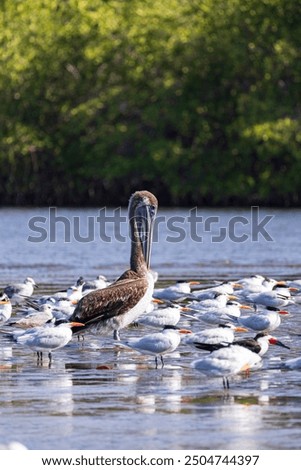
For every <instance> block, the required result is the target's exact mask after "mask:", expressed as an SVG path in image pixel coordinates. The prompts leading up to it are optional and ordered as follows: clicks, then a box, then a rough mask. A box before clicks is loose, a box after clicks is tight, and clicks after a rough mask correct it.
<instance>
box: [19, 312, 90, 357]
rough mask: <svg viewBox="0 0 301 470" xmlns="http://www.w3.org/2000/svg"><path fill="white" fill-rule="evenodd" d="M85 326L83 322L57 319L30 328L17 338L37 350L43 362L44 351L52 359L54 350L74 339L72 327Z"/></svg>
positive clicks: (20, 342) (21, 342)
mask: <svg viewBox="0 0 301 470" xmlns="http://www.w3.org/2000/svg"><path fill="white" fill-rule="evenodd" d="M76 326H83V324H82V323H77V322H68V321H66V320H57V321H56V322H55V323H53V321H52V320H50V323H48V324H45V326H40V327H36V328H30V329H29V330H26V331H25V332H24V333H23V334H21V335H18V336H17V337H16V338H15V339H16V341H17V343H19V344H22V345H23V346H27V347H29V348H30V349H32V350H33V351H36V352H37V356H38V362H42V359H43V352H48V357H49V362H51V360H52V354H51V353H52V351H55V350H56V349H60V348H62V347H63V346H66V344H68V343H69V341H71V339H72V330H71V328H73V327H76Z"/></svg>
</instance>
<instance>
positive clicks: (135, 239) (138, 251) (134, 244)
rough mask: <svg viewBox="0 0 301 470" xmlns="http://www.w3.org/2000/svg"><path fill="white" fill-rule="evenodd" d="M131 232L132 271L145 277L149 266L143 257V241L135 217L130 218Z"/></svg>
mask: <svg viewBox="0 0 301 470" xmlns="http://www.w3.org/2000/svg"><path fill="white" fill-rule="evenodd" d="M130 230H131V260H130V263H131V270H132V271H135V272H136V273H138V274H142V275H145V274H146V273H147V266H146V262H145V259H144V256H143V251H142V245H141V241H140V239H139V236H138V228H137V223H136V220H135V217H130Z"/></svg>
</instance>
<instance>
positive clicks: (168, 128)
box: [0, 0, 301, 206]
mask: <svg viewBox="0 0 301 470" xmlns="http://www.w3.org/2000/svg"><path fill="white" fill-rule="evenodd" d="M300 11H301V0H248V1H245V0H169V1H168V2H162V1H161V0H160V1H159V0H144V1H143V2H141V1H139V0H128V1H124V0H107V1H105V0H14V1H8V0H7V1H5V0H4V1H3V0H2V1H1V2H0V46H1V49H0V51H1V52H0V103H1V105H0V122H1V125H0V162H1V171H0V197H1V199H0V201H1V203H2V204H58V205H60V204H66V205H67V204H72V205H94V204H97V205H100V204H108V203H114V204H116V203H118V204H119V203H125V202H126V201H127V199H128V196H129V194H130V192H131V191H132V190H134V189H138V188H142V187H145V188H147V189H150V190H152V191H155V192H156V194H157V195H158V197H159V198H160V202H161V204H166V205H168V204H200V205H201V204H204V205H205V204H206V205H228V204H253V203H260V204H278V205H285V206H288V205H299V204H300V203H301V192H300V185H301V183H300V175H301V145H300V144H301V126H300V122H301V121H300V119H301V116H300V105H301V103H300V99H301V98H300V93H301V57H300V55H301V48H300V38H301V16H300Z"/></svg>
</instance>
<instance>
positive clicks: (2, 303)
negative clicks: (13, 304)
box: [0, 300, 10, 305]
mask: <svg viewBox="0 0 301 470" xmlns="http://www.w3.org/2000/svg"><path fill="white" fill-rule="evenodd" d="M9 302H10V301H9V300H1V301H0V305H7V304H9Z"/></svg>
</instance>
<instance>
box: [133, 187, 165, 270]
mask: <svg viewBox="0 0 301 470" xmlns="http://www.w3.org/2000/svg"><path fill="white" fill-rule="evenodd" d="M157 208H158V201H157V198H156V197H155V196H154V195H153V194H152V193H150V192H149V191H136V192H135V193H134V194H132V196H131V198H130V201H129V219H130V225H131V229H132V232H131V239H132V242H135V243H140V244H141V248H142V253H143V257H144V260H145V263H146V266H147V268H149V265H150V253H151V244H152V235H153V226H154V220H155V217H156V213H157Z"/></svg>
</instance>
